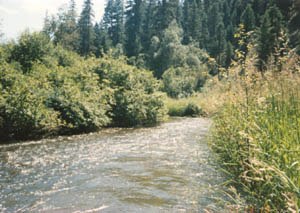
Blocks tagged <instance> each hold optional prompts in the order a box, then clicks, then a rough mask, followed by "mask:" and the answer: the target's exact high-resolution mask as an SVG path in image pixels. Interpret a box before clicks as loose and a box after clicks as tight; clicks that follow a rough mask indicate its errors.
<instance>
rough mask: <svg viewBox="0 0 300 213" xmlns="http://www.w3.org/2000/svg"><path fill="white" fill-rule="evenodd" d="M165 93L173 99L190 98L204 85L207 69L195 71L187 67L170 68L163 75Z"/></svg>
mask: <svg viewBox="0 0 300 213" xmlns="http://www.w3.org/2000/svg"><path fill="white" fill-rule="evenodd" d="M162 78H163V91H164V92H166V93H167V94H168V95H169V96H170V97H172V98H182V97H188V96H190V95H192V94H193V93H195V92H196V91H199V90H200V89H201V87H202V86H203V85H204V83H205V81H206V79H207V78H208V75H207V68H206V67H205V66H203V67H202V70H198V71H196V70H193V69H190V68H187V67H178V68H170V69H168V70H167V71H166V72H165V73H164V74H163V77H162Z"/></svg>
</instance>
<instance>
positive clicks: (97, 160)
mask: <svg viewBox="0 0 300 213" xmlns="http://www.w3.org/2000/svg"><path fill="white" fill-rule="evenodd" d="M209 126H210V122H209V120H206V119H200V118H185V119H176V120H173V121H171V122H168V123H164V124H162V125H160V126H158V127H154V128H142V129H109V130H104V131H102V132H101V133H96V134H90V135H82V136H74V137H60V138H57V139H51V140H50V139H49V140H42V141H38V142H26V143H21V144H15V145H2V146H0V168H1V171H0V210H2V211H3V212H12V211H20V212H23V211H26V212H36V211H43V212H80V211H81V212H84V211H85V212H203V211H204V209H214V210H215V211H218V208H219V207H218V206H217V205H216V200H215V198H218V197H219V196H220V195H219V193H218V190H217V189H216V186H217V185H218V184H220V183H221V182H222V181H223V180H222V179H223V178H222V177H221V175H220V173H219V172H218V171H217V169H216V167H215V165H214V164H213V160H211V158H212V155H211V154H210V151H209V149H208V147H207V143H206V141H205V136H206V134H207V131H208V128H209Z"/></svg>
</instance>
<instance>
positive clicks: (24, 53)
mask: <svg viewBox="0 0 300 213" xmlns="http://www.w3.org/2000/svg"><path fill="white" fill-rule="evenodd" d="M52 51H53V45H52V43H51V42H50V40H49V39H48V38H47V37H46V36H45V35H44V34H43V33H32V34H31V33H29V32H28V31H27V32H24V33H23V34H22V35H21V36H20V38H19V40H18V42H17V43H16V44H14V45H13V46H12V49H11V53H10V58H9V60H10V62H17V63H19V64H20V66H21V69H22V71H23V72H24V73H27V72H29V71H30V70H31V68H32V66H33V64H35V63H46V61H47V60H46V58H47V57H46V56H48V55H49V53H50V52H52ZM50 63H51V62H50Z"/></svg>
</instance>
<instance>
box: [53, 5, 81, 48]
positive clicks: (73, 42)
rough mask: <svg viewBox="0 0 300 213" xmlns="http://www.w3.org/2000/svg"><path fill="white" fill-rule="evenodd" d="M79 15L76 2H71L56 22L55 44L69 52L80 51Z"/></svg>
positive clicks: (60, 13)
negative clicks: (77, 21) (77, 20)
mask: <svg viewBox="0 0 300 213" xmlns="http://www.w3.org/2000/svg"><path fill="white" fill-rule="evenodd" d="M76 19H77V13H76V4H75V1H74V0H70V3H69V8H68V9H67V10H66V11H65V10H64V8H61V10H60V12H59V14H58V19H57V21H56V30H55V33H54V43H56V44H60V45H62V46H63V47H64V48H66V49H68V50H73V51H74V50H76V49H78V39H79V34H78V31H77V23H76Z"/></svg>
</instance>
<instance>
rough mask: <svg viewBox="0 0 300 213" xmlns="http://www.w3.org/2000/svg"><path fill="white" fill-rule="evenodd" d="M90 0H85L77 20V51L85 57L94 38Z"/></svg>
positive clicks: (90, 48) (91, 48) (91, 46)
mask: <svg viewBox="0 0 300 213" xmlns="http://www.w3.org/2000/svg"><path fill="white" fill-rule="evenodd" d="M92 5H93V4H92V1H91V0H85V1H84V5H83V9H82V11H81V14H80V18H79V20H78V30H79V53H80V54H81V55H82V56H85V57H87V56H88V55H89V54H90V53H91V52H92V50H93V47H94V46H93V43H94V39H95V32H94V27H93V23H92V21H93V17H94V13H93V8H92Z"/></svg>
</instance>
